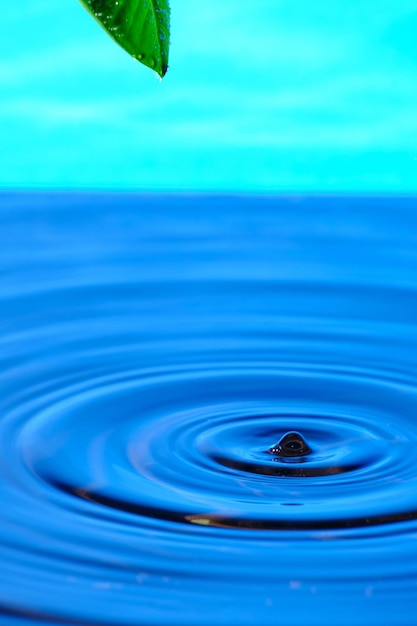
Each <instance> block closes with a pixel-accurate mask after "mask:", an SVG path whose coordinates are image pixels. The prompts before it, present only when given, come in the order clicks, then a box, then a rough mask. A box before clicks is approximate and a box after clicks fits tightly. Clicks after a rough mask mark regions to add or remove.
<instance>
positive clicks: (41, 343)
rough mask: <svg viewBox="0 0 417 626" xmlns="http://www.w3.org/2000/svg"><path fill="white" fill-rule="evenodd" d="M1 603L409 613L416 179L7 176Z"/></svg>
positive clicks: (156, 619)
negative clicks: (232, 188) (54, 189)
mask: <svg viewBox="0 0 417 626" xmlns="http://www.w3.org/2000/svg"><path fill="white" fill-rule="evenodd" d="M0 203H1V209H0V221H1V228H0V272H1V281H0V328H1V333H0V344H1V345H0V361H1V369H0V377H1V383H0V384H1V395H0V498H1V503H2V507H1V511H0V537H1V542H0V554H1V557H0V606H1V609H0V610H1V623H2V624H5V625H7V626H9V625H10V626H12V625H13V626H14V625H22V626H32V625H33V626H35V625H40V624H41V625H43V624H45V625H46V624H54V625H56V626H58V625H63V624H74V625H83V626H93V625H95V626H98V625H103V626H104V625H109V626H110V625H112V626H113V625H114V626H125V625H126V626H127V625H129V626H133V625H135V626H162V625H164V626H176V625H178V624H183V625H184V626H187V625H190V626H191V625H195V624H199V625H200V626H214V625H216V626H223V625H224V626H230V625H235V624H236V625H237V624H239V625H241V626H249V625H256V626H258V625H260V624H279V625H280V626H281V625H282V626H293V625H294V626H310V625H316V624H317V625H322V626H326V625H327V624H328V625H333V626H334V625H335V624H336V625H337V626H339V625H340V626H344V625H346V626H351V625H352V624H353V623H355V624H359V625H364V626H365V624H366V625H367V626H373V625H375V626H377V625H378V626H383V625H387V626H388V625H389V626H393V625H394V624H395V625H396V626H406V625H408V626H411V625H415V623H416V617H415V605H416V600H417V521H416V517H417V326H416V322H417V291H416V287H417V234H416V224H417V220H416V215H417V213H416V211H417V207H416V199H415V198H405V197H403V198H394V197H392V198H383V197H381V198H378V197H375V198H371V197H363V198H360V197H352V198H347V197H345V198H341V197H326V198H320V197H312V198H307V197H306V198H302V197H256V196H252V197H250V196H220V195H217V196H216V195H213V196H198V195H196V196H191V195H189V196H186V195H172V196H170V195H135V194H87V193H85V194H81V193H80V194H76V193H49V194H42V193H20V194H6V193H3V194H2V195H1V196H0Z"/></svg>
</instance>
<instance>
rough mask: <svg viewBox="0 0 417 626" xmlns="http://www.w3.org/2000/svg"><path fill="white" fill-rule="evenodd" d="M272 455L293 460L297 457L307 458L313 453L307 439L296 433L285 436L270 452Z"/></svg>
mask: <svg viewBox="0 0 417 626" xmlns="http://www.w3.org/2000/svg"><path fill="white" fill-rule="evenodd" d="M268 452H269V453H270V454H274V455H276V456H282V457H285V458H291V457H296V456H307V454H310V453H311V452H312V450H311V448H310V446H309V445H308V443H307V442H306V441H305V439H304V438H303V437H302V435H300V433H297V432H295V431H293V432H289V433H287V434H286V435H284V436H283V437H282V438H281V439H280V440H279V442H278V443H277V444H276V445H275V446H272V448H270V449H269V450H268Z"/></svg>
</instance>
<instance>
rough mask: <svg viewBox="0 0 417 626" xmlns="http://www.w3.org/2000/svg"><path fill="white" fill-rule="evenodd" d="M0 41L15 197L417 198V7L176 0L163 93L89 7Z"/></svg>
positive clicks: (5, 163) (12, 25) (12, 22)
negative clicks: (79, 193)
mask: <svg viewBox="0 0 417 626" xmlns="http://www.w3.org/2000/svg"><path fill="white" fill-rule="evenodd" d="M0 46H1V48H0V91H1V93H0V96H1V97H0V133H1V137H0V141H1V153H0V186H2V187H3V188H4V187H6V188H22V187H26V188H39V187H41V188H129V189H138V190H142V189H146V190H165V189H172V190H186V189H188V190H233V191H268V192H269V191H270V192H274V191H275V192H280V191H295V192H310V191H313V192H314V191H317V192H318V191H319V192H355V193H367V192H381V193H386V192H392V193H398V192H399V193H412V192H416V191H417V3H416V0H412V1H411V0H410V1H409V0H386V1H383V2H381V0H338V2H334V3H333V2H332V3H331V2H330V1H327V2H324V3H323V2H320V3H313V2H310V0H299V1H294V0H257V2H253V3H247V4H245V5H244V6H242V2H241V1H238V0H227V1H224V0H210V1H209V2H205V3H197V2H195V1H191V0H172V49H171V58H170V71H169V73H168V75H167V76H166V78H165V79H164V81H163V82H162V83H161V82H159V80H157V78H156V77H155V75H154V74H153V73H152V72H151V71H150V70H148V69H146V68H144V67H142V66H140V65H139V64H138V63H137V62H135V61H133V60H132V59H130V57H129V56H128V55H127V54H126V53H125V52H124V51H122V50H121V49H119V48H118V47H117V46H116V45H115V44H114V43H113V42H112V41H111V40H110V39H109V38H108V37H107V36H106V35H105V33H104V32H103V31H102V30H101V29H100V28H99V27H98V26H97V24H96V23H95V22H94V21H93V20H92V19H91V18H90V17H89V16H88V14H87V13H86V12H85V11H84V9H83V8H82V7H81V5H80V4H79V3H78V2H77V1H76V0H61V1H60V2H57V1H56V0H37V1H35V0H22V1H21V2H19V3H18V5H14V4H13V3H11V2H10V3H8V4H7V5H6V7H3V9H2V37H1V43H0Z"/></svg>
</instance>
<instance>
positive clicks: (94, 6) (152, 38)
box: [80, 0, 170, 78]
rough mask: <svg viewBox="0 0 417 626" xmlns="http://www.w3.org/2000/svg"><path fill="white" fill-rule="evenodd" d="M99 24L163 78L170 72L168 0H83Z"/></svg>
mask: <svg viewBox="0 0 417 626" xmlns="http://www.w3.org/2000/svg"><path fill="white" fill-rule="evenodd" d="M80 1H81V4H83V5H84V6H85V7H86V9H87V10H88V11H89V12H90V13H91V14H92V15H93V17H95V19H96V20H97V21H98V23H99V24H100V25H101V26H102V27H103V28H104V30H105V31H107V32H108V34H109V35H110V37H112V38H113V39H114V40H115V41H116V42H117V43H118V44H119V45H120V46H122V48H124V49H125V50H126V51H127V52H129V54H131V55H132V57H134V58H135V59H138V61H140V62H141V63H143V64H144V65H147V66H148V67H150V68H152V69H153V70H155V71H156V72H158V74H159V75H160V76H161V78H162V77H163V76H164V75H165V73H166V71H167V69H168V52H169V32H170V31H169V17H170V9H169V2H168V0H80Z"/></svg>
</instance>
